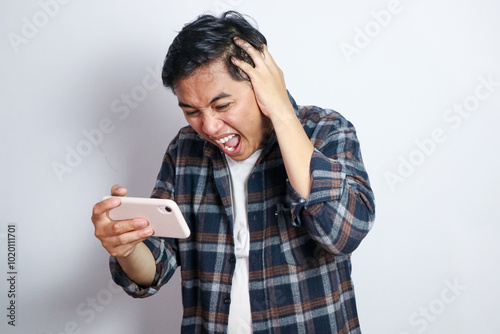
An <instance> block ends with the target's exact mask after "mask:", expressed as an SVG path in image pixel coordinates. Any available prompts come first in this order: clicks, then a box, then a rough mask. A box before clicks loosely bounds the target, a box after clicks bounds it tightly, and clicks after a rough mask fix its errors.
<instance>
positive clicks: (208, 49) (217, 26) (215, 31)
mask: <svg viewBox="0 0 500 334" xmlns="http://www.w3.org/2000/svg"><path fill="white" fill-rule="evenodd" d="M234 37H239V38H241V39H243V40H245V41H247V42H248V43H250V44H251V45H252V46H253V47H254V48H256V49H257V50H259V51H260V52H263V48H264V45H265V44H267V41H266V38H265V37H264V36H263V35H262V34H261V33H260V32H259V31H258V30H257V29H256V28H254V27H253V26H252V25H251V24H250V23H249V22H248V21H247V20H246V19H245V18H244V17H243V15H241V14H240V13H238V12H235V11H228V12H225V13H223V14H222V15H221V16H220V17H215V16H213V15H201V16H199V17H198V18H197V19H196V20H195V21H193V22H191V23H189V24H187V25H185V26H184V28H182V30H181V31H180V32H179V34H178V35H177V36H176V37H175V39H174V41H173V42H172V45H170V48H169V49H168V53H167V56H166V58H165V62H164V64H163V70H162V75H161V77H162V80H163V85H164V86H165V87H168V88H170V89H171V90H172V91H173V92H174V93H175V91H174V86H175V84H176V83H177V82H178V81H179V79H182V78H185V77H187V76H189V75H190V74H192V73H193V72H194V71H195V70H196V69H198V68H200V67H201V66H204V65H208V64H210V63H212V62H214V61H217V60H220V59H223V60H224V62H225V64H226V67H227V69H228V71H229V74H230V75H231V76H232V77H233V79H235V80H238V81H243V80H249V79H248V77H247V76H246V74H245V73H244V72H243V71H241V70H240V69H239V68H238V67H236V66H235V65H234V64H233V63H232V62H231V56H234V57H236V58H238V59H241V60H243V61H245V62H247V63H249V64H251V65H252V66H255V65H254V63H253V61H252V59H251V58H250V56H249V55H248V54H247V53H246V52H245V51H244V50H243V49H241V48H240V47H238V46H237V45H236V44H235V43H234V41H233V39H234Z"/></svg>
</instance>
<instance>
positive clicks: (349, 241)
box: [232, 39, 374, 254]
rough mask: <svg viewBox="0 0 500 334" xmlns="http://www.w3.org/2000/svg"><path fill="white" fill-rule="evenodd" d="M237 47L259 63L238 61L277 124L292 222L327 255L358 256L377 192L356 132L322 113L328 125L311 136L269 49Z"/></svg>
mask: <svg viewBox="0 0 500 334" xmlns="http://www.w3.org/2000/svg"><path fill="white" fill-rule="evenodd" d="M235 43H236V44H237V45H238V46H240V47H241V48H243V49H244V50H245V51H246V52H247V53H248V54H249V55H250V56H251V57H252V60H253V62H254V64H255V68H254V67H252V66H251V65H250V64H248V63H246V62H244V61H241V60H238V59H235V58H232V61H233V63H234V64H235V65H236V66H238V67H239V68H240V69H241V70H242V71H244V72H245V73H246V74H247V75H248V76H249V78H250V80H251V83H252V87H253V89H254V92H255V97H256V100H257V102H258V104H259V107H260V108H261V111H262V113H263V114H264V115H266V116H267V117H269V118H270V119H271V121H272V123H273V127H274V129H275V132H276V136H277V138H278V143H279V146H280V150H281V153H282V156H283V161H284V164H285V168H286V171H287V176H288V180H289V185H290V189H289V193H290V194H291V196H290V197H291V198H292V208H291V209H292V218H293V219H294V220H295V219H296V218H297V217H298V220H299V221H301V224H302V225H304V226H305V227H306V228H307V230H308V232H309V234H310V235H311V237H312V238H313V239H314V240H315V241H316V242H318V244H320V245H321V246H322V247H323V248H325V249H326V250H327V251H329V252H331V253H334V254H338V253H350V252H352V251H353V250H354V249H355V248H356V247H357V246H358V245H359V243H360V242H361V240H362V239H363V238H364V236H365V235H366V234H367V233H368V231H369V230H370V228H371V226H372V222H373V219H374V198H373V193H372V191H371V188H370V185H369V182H368V175H367V174H366V171H365V168H364V165H363V163H362V159H361V153H360V151H359V143H358V140H357V138H356V132H355V130H354V127H353V126H352V124H350V123H349V122H347V121H346V120H345V119H344V118H343V117H342V116H340V115H339V114H336V113H325V112H324V110H323V109H321V110H322V114H320V115H319V116H320V118H321V123H322V125H321V126H318V128H317V129H308V128H307V127H308V126H307V124H305V125H304V127H305V128H306V130H307V131H308V132H309V135H308V134H307V133H306V131H305V130H304V127H303V126H302V124H301V123H300V120H299V119H298V118H297V116H296V114H295V110H294V109H293V106H292V105H291V103H290V99H289V97H288V95H287V91H286V87H285V82H284V78H283V73H282V71H281V70H280V69H279V68H278V66H277V65H276V64H275V62H274V60H273V59H272V57H271V55H270V54H269V52H268V50H267V48H266V47H265V46H264V51H263V53H260V52H259V51H257V50H255V49H254V48H253V47H252V46H251V45H250V44H249V43H247V42H245V41H243V40H241V39H235ZM317 109H319V108H317ZM313 132H316V133H313ZM309 137H311V138H309ZM312 142H314V143H315V144H314V145H313V144H312Z"/></svg>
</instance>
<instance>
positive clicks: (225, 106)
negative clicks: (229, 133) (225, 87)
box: [215, 103, 231, 111]
mask: <svg viewBox="0 0 500 334" xmlns="http://www.w3.org/2000/svg"><path fill="white" fill-rule="evenodd" d="M230 106H231V103H226V104H222V105H219V106H216V107H215V109H216V110H217V111H225V110H227V109H229V107H230Z"/></svg>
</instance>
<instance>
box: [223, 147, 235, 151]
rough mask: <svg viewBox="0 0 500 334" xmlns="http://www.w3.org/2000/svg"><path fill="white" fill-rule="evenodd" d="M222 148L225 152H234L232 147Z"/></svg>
mask: <svg viewBox="0 0 500 334" xmlns="http://www.w3.org/2000/svg"><path fill="white" fill-rule="evenodd" d="M224 148H225V149H226V150H228V151H229V152H232V151H234V147H227V146H224Z"/></svg>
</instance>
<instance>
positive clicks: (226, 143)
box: [215, 134, 240, 154]
mask: <svg viewBox="0 0 500 334" xmlns="http://www.w3.org/2000/svg"><path fill="white" fill-rule="evenodd" d="M215 142H216V143H217V144H219V145H220V146H221V147H222V149H223V150H224V151H225V152H226V153H228V154H231V153H232V152H234V151H235V150H236V149H237V148H238V145H239V144H240V136H239V135H237V134H232V135H229V136H226V137H224V138H220V139H217V140H216V141H215Z"/></svg>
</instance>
